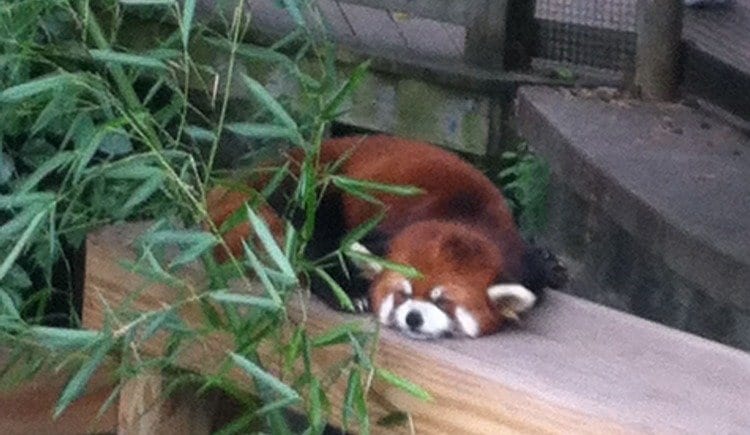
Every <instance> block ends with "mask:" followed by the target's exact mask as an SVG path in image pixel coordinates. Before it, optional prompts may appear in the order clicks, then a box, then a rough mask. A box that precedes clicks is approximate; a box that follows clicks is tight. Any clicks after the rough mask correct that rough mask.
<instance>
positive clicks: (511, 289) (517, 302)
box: [487, 284, 536, 313]
mask: <svg viewBox="0 0 750 435" xmlns="http://www.w3.org/2000/svg"><path fill="white" fill-rule="evenodd" d="M487 296H488V297H489V298H490V300H492V301H493V302H495V303H500V304H502V305H504V306H505V308H507V309H509V310H510V311H512V312H514V313H522V312H524V311H526V310H528V309H529V308H531V307H532V306H533V305H534V302H536V296H535V295H534V293H532V292H531V290H529V289H527V288H526V287H524V286H522V285H520V284H497V285H493V286H491V287H490V288H488V289H487Z"/></svg>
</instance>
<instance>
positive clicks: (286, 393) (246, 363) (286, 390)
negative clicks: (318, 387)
mask: <svg viewBox="0 0 750 435" xmlns="http://www.w3.org/2000/svg"><path fill="white" fill-rule="evenodd" d="M229 355H230V356H231V358H232V361H234V363H235V364H236V365H237V366H238V367H239V368H241V369H242V370H244V371H245V373H247V374H248V375H250V377H251V378H252V379H254V380H255V381H256V382H260V383H261V384H263V385H264V386H266V387H268V388H270V389H272V390H274V391H276V392H277V393H279V394H280V395H281V396H282V397H284V398H289V399H295V402H296V401H297V400H299V399H300V396H299V394H298V393H297V392H296V391H294V390H293V389H292V388H290V387H289V386H288V385H286V384H285V383H283V382H281V381H280V380H279V379H278V378H276V377H275V376H273V375H271V374H270V373H268V372H266V371H265V370H263V369H262V368H260V367H259V366H258V365H257V364H255V363H254V362H252V361H250V360H249V359H247V358H245V357H244V356H242V355H238V354H236V353H234V352H230V353H229Z"/></svg>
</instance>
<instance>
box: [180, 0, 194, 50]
mask: <svg viewBox="0 0 750 435" xmlns="http://www.w3.org/2000/svg"><path fill="white" fill-rule="evenodd" d="M194 15H195V0H185V4H184V5H183V8H182V23H181V24H182V25H181V26H180V31H181V32H182V46H183V47H185V49H187V47H188V41H190V30H191V28H192V26H193V16H194Z"/></svg>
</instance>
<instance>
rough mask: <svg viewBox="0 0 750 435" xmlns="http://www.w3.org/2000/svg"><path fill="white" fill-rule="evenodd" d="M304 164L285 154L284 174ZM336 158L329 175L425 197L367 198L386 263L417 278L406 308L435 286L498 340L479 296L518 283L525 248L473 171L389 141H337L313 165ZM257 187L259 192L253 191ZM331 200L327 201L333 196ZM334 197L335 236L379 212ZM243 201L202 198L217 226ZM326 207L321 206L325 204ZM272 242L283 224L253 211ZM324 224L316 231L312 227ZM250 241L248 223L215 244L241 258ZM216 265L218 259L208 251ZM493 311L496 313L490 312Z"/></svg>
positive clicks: (234, 196) (375, 290) (387, 287)
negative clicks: (334, 172)
mask: <svg viewBox="0 0 750 435" xmlns="http://www.w3.org/2000/svg"><path fill="white" fill-rule="evenodd" d="M302 156H303V154H302V153H301V151H300V150H296V151H293V152H291V153H290V154H289V156H288V157H289V160H290V161H291V162H292V165H291V169H292V172H298V167H299V162H300V160H301V158H302ZM342 157H343V158H344V160H343V163H342V164H341V165H340V168H339V170H338V173H340V174H341V175H344V176H347V177H350V178H355V179H362V180H370V181H376V182H379V183H392V184H399V185H411V186H416V187H419V188H421V189H422V190H423V191H424V193H423V194H421V195H417V196H396V195H392V194H384V193H376V194H374V195H375V196H376V197H377V198H378V199H379V200H380V201H381V202H382V204H383V206H384V207H385V217H384V219H383V220H382V221H381V223H380V224H379V225H378V227H377V229H376V231H377V232H378V234H379V236H380V237H382V238H384V239H385V240H386V241H387V246H388V247H387V250H386V252H387V257H388V258H389V259H390V260H392V261H396V262H400V263H405V264H408V265H410V266H413V267H415V268H417V269H418V270H419V271H420V272H421V273H422V274H423V276H424V279H422V280H414V281H413V282H412V283H411V285H412V287H413V288H412V294H411V295H410V297H412V298H429V292H430V291H431V290H432V289H434V288H435V286H438V285H439V286H441V287H442V288H445V292H446V298H445V299H446V300H447V302H446V303H445V304H444V305H445V306H442V307H440V308H441V309H442V310H444V311H445V312H446V313H448V314H449V315H452V313H451V310H452V309H454V308H453V307H452V306H451V305H453V306H461V307H463V308H464V309H467V310H470V311H471V313H472V315H473V316H474V318H475V320H476V322H477V323H478V324H479V328H480V335H481V334H487V333H491V332H493V331H495V330H497V329H498V328H499V327H500V325H501V324H502V322H503V319H504V318H503V316H502V315H501V314H500V313H499V311H498V310H499V308H498V307H495V306H494V305H493V303H492V301H489V300H488V296H487V288H488V287H489V286H491V285H492V284H494V283H498V282H520V281H521V280H522V279H523V275H524V264H523V263H524V255H525V253H526V252H527V247H526V244H525V243H524V241H523V240H522V238H521V236H520V235H519V232H518V230H517V229H516V226H515V224H514V221H513V216H512V214H511V212H510V210H509V209H508V207H507V205H506V203H505V200H504V198H503V196H502V194H501V193H500V192H499V190H498V189H497V187H496V186H494V185H493V184H492V182H491V181H490V180H489V179H487V177H485V176H484V175H483V174H482V173H481V172H480V171H479V170H477V169H476V168H474V167H472V166H471V165H470V164H468V163H467V162H465V161H463V160H462V159H460V158H459V157H457V156H456V155H454V154H452V153H450V152H448V151H445V150H443V149H440V148H438V147H435V146H432V145H429V144H426V143H422V142H418V141H413V140H407V139H401V138H396V137H390V136H370V137H344V138H337V139H330V140H327V141H325V142H324V143H323V144H322V147H321V153H320V159H319V162H320V164H321V165H328V164H332V163H334V162H338V161H339V159H342ZM261 184H262V183H261ZM332 194H333V193H332ZM335 194H336V195H340V200H339V201H338V202H336V204H337V206H339V207H341V214H342V220H343V222H340V223H339V224H340V225H341V226H342V228H340V233H341V234H342V235H343V234H346V233H347V232H348V231H350V230H351V229H353V228H355V227H357V226H358V225H360V224H362V223H364V222H366V221H368V220H369V219H371V218H372V217H373V216H375V215H376V214H377V213H378V212H379V211H380V210H381V209H380V206H378V205H376V204H373V203H370V202H366V201H363V200H361V199H358V198H356V197H355V196H352V195H347V194H341V192H337V193H335ZM249 197H250V194H249V193H247V192H238V191H228V190H226V189H224V188H220V189H218V190H216V191H213V192H211V193H210V195H209V197H208V209H209V214H210V216H211V218H212V219H213V221H214V222H215V224H216V225H217V226H220V225H221V224H222V222H223V221H224V220H226V219H227V218H228V217H229V216H230V215H231V214H232V213H233V212H234V211H235V210H237V209H238V208H239V207H241V206H242V205H243V203H244V202H245V201H246V200H247V199H248V198H249ZM324 206H325V204H324ZM259 210H260V213H261V215H262V216H263V217H264V218H265V219H266V221H268V222H269V224H270V226H271V228H272V230H273V231H274V232H275V234H276V235H277V237H279V238H280V237H281V230H282V229H283V221H282V220H281V219H280V218H279V217H278V215H275V213H274V212H273V211H272V210H271V209H270V207H268V205H263V206H261V207H260V209H259ZM326 224H331V223H330V222H328V223H327V222H319V225H326ZM249 235H250V227H249V225H247V223H244V224H242V225H238V226H237V227H235V228H233V229H232V230H231V231H229V232H228V233H226V234H225V235H224V238H225V241H226V242H227V245H228V246H229V248H230V250H231V252H232V253H233V254H234V255H241V252H242V241H243V240H244V239H246V238H247V237H248V236H249ZM216 253H217V257H218V258H219V260H224V259H226V256H227V255H226V254H227V253H226V250H225V249H224V248H223V247H219V248H217V251H216ZM394 279H401V277H399V276H398V275H397V274H395V273H394V272H391V271H388V270H386V271H383V272H382V273H380V275H379V276H377V277H375V279H374V281H373V283H372V285H371V287H370V292H369V296H370V301H371V306H372V308H373V310H374V311H376V312H378V310H379V308H380V306H381V302H382V299H383V297H385V295H387V294H390V292H392V291H393V290H392V287H393V282H392V281H393V280H394ZM495 308H498V309H497V310H496V309H495Z"/></svg>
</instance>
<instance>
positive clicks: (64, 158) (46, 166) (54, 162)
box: [17, 151, 75, 192]
mask: <svg viewBox="0 0 750 435" xmlns="http://www.w3.org/2000/svg"><path fill="white" fill-rule="evenodd" d="M73 159H75V154H74V153H73V152H70V151H60V152H58V153H56V154H55V155H54V156H53V157H52V158H50V159H49V160H47V161H46V162H44V163H43V164H42V165H41V166H39V167H38V168H36V169H35V170H34V172H32V173H31V175H29V176H28V177H26V179H24V180H23V182H22V183H21V185H19V186H18V190H17V192H28V191H29V190H32V189H33V188H35V187H36V185H37V184H39V182H40V181H42V180H43V179H44V177H46V176H47V175H49V174H50V173H52V172H53V171H56V170H58V169H61V168H63V167H64V166H66V165H68V164H70V163H71V162H72V161H73Z"/></svg>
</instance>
